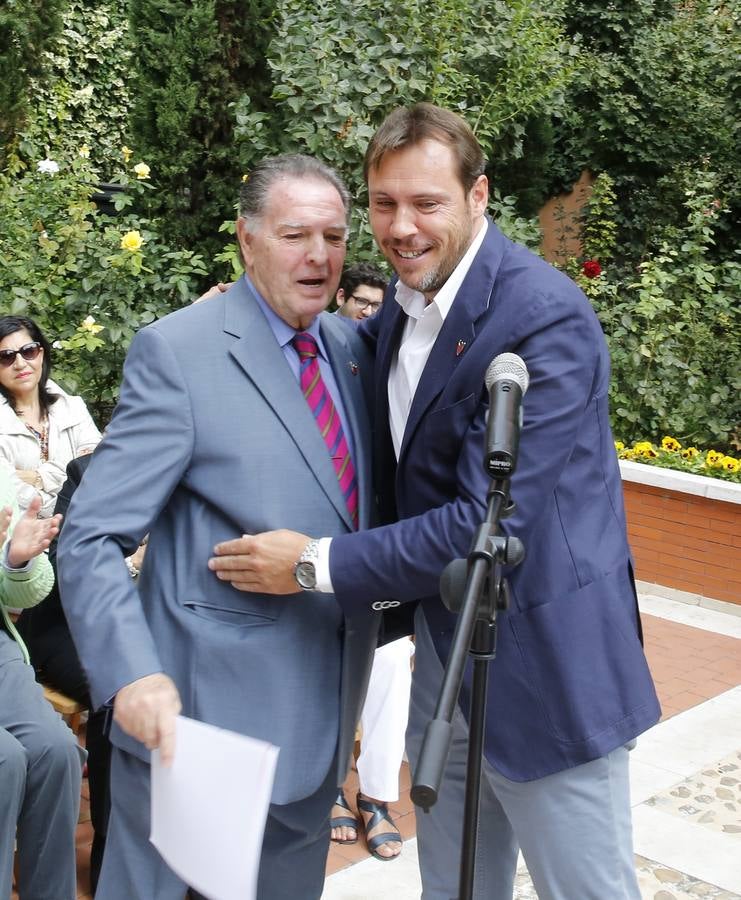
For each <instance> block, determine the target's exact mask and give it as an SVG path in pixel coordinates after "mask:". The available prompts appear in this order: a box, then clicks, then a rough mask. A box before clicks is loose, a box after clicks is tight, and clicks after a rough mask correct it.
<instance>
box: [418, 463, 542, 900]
mask: <svg viewBox="0 0 741 900" xmlns="http://www.w3.org/2000/svg"><path fill="white" fill-rule="evenodd" d="M509 481H510V479H509V476H507V477H498V478H494V479H493V480H492V482H491V484H490V486H489V490H488V492H487V497H486V500H487V510H486V519H485V521H484V523H483V524H482V525H480V526H479V528H478V530H477V532H476V534H475V536H474V539H473V543H472V545H471V551H470V553H469V554H468V557H467V559H456V560H453V561H452V562H451V563H449V564H448V566H447V567H446V569H445V572H444V573H443V576H442V579H441V594H442V597H443V601H444V602H445V605H446V606H447V607H448V609H450V611H451V612H459V616H458V622H457V624H456V628H455V633H454V635H453V642H452V644H451V648H450V654H449V656H448V662H447V665H446V667H445V674H444V676H443V682H442V686H441V688H440V695H439V697H438V701H437V706H436V708H435V715H434V717H433V719H432V720H431V721H430V722H429V723H428V725H427V729H426V731H425V737H424V741H423V743H422V750H421V753H420V757H419V762H418V764H417V768H416V771H415V773H414V782H413V784H412V790H411V797H412V801H413V802H414V803H415V804H416V805H417V806H419V807H421V808H422V809H423V810H424V811H425V812H429V810H430V807H431V806H433V805H434V804H435V803H436V802H437V797H438V792H439V789H440V783H441V781H442V777H443V771H444V769H445V764H446V762H447V759H448V754H449V752H450V745H451V742H452V737H453V726H452V720H453V714H454V712H455V707H456V703H457V702H458V695H459V694H460V690H461V685H462V683H463V674H464V671H465V667H466V658H467V655H470V656H471V657H472V659H473V685H472V692H471V707H470V714H469V737H468V761H467V768H466V795H465V807H464V814H463V843H462V849H461V872H460V881H459V898H458V900H470V898H472V897H473V879H474V870H475V865H476V835H477V832H478V819H479V800H480V788H481V769H482V759H483V752H484V730H485V721H486V700H487V693H488V685H489V663H490V661H491V660H492V659H494V658H495V656H496V627H497V623H496V619H497V612H498V611H499V610H503V609H507V607H508V605H509V586H508V584H507V581H506V579H504V578H503V577H502V566H504V565H509V566H516V565H518V564H519V563H520V562H522V560H523V559H524V556H525V550H524V547H523V545H522V542H521V541H520V540H519V539H518V538H515V537H504V536H502V535H499V533H498V532H499V522H500V520H501V519H503V518H505V517H506V516H508V515H510V514H511V513H512V511H513V510H514V505H513V504H512V503H511V501H510V497H509Z"/></svg>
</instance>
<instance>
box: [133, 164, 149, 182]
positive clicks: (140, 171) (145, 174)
mask: <svg viewBox="0 0 741 900" xmlns="http://www.w3.org/2000/svg"><path fill="white" fill-rule="evenodd" d="M150 171H151V170H150V168H149V166H148V165H147V164H146V163H143V162H140V163H137V164H136V165H135V166H134V172H136V177H137V178H138V179H139V181H143V180H144V179H145V178H149V173H150Z"/></svg>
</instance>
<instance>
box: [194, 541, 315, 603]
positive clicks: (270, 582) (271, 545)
mask: <svg viewBox="0 0 741 900" xmlns="http://www.w3.org/2000/svg"><path fill="white" fill-rule="evenodd" d="M310 540H311V538H309V537H307V536H306V535H305V534H299V533H298V532H297V531H286V530H285V529H281V530H280V531H265V532H263V533H262V534H244V535H242V537H241V538H236V539H235V540H233V541H224V542H223V543H222V544H217V545H216V546H215V547H214V553H215V554H216V556H213V557H212V558H211V559H210V560H209V561H208V567H209V569H211V571H212V572H216V577H217V578H221V579H222V581H230V582H231V583H232V586H233V587H235V588H237V590H240V591H253V592H255V593H259V594H295V593H297V592H298V590H299V586H298V585H297V584H296V579H295V578H294V577H293V570H294V569H295V567H296V563H297V562H298V558H299V556H301V554H302V553H303V551H304V548H305V547H306V545H307V544H308V543H309V541H310Z"/></svg>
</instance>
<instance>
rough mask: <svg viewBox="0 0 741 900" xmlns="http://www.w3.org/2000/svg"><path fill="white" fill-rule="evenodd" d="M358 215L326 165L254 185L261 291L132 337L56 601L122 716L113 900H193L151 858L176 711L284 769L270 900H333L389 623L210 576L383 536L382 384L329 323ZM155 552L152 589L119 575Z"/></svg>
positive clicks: (246, 282) (242, 240)
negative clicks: (338, 802) (378, 500)
mask: <svg viewBox="0 0 741 900" xmlns="http://www.w3.org/2000/svg"><path fill="white" fill-rule="evenodd" d="M348 212H349V197H348V194H347V191H346V189H345V187H344V185H343V184H342V182H341V180H340V179H339V177H338V176H337V175H336V174H335V173H334V172H333V171H332V170H331V169H328V168H327V167H325V166H324V165H322V164H321V163H319V162H317V161H316V160H314V159H311V158H309V157H303V156H292V157H278V158H274V159H271V160H266V161H264V162H263V163H261V164H260V165H259V166H258V167H257V168H256V170H255V171H254V172H253V173H252V174H251V177H250V179H249V181H248V182H247V183H246V184H245V185H243V189H242V196H241V206H240V218H239V220H238V223H237V235H238V240H239V245H240V249H241V252H242V257H243V260H244V263H245V270H246V276H245V277H244V278H243V279H240V281H238V282H237V283H236V284H235V285H234V287H232V289H231V290H229V291H228V292H227V293H226V294H223V295H220V296H218V297H216V298H214V299H212V300H210V301H208V302H207V303H201V304H198V305H196V306H192V307H190V308H188V309H184V310H180V311H178V312H176V313H173V314H172V315H170V316H167V317H166V318H164V319H162V320H160V321H159V322H156V323H154V324H153V325H150V326H149V327H147V328H145V329H143V330H142V331H141V332H140V333H139V334H138V335H137V336H136V338H135V339H134V341H133V343H132V345H131V349H130V351H129V355H128V358H127V360H126V365H125V368H124V381H123V386H122V389H121V399H120V402H119V405H118V408H117V410H116V413H115V415H114V417H113V420H112V422H111V425H110V427H109V429H108V432H107V434H106V437H105V439H104V441H103V443H102V444H101V446H100V447H99V449H98V450H97V452H96V453H95V456H94V458H93V460H92V462H91V464H90V466H89V468H88V471H87V473H86V475H85V479H84V481H83V483H82V484H81V486H80V487H79V489H78V490H77V492H76V494H75V497H74V499H73V501H72V504H71V506H70V509H69V514H68V518H67V523H66V526H65V529H64V532H63V535H62V540H61V543H60V547H59V553H58V565H59V575H60V583H61V589H62V601H63V604H64V607H65V611H66V614H67V616H68V618H69V622H70V627H71V629H72V632H73V635H74V638H75V642H76V644H77V646H78V648H79V651H80V657H81V659H82V661H83V664H84V666H85V669H86V671H87V673H88V675H89V679H90V685H91V693H92V698H93V702H94V703H95V705H96V706H99V705H101V704H104V703H106V702H109V701H111V699H113V710H114V725H113V729H112V734H111V739H112V742H113V744H114V745H115V747H114V758H113V762H112V813H111V822H110V826H109V832H108V843H107V847H106V854H105V858H104V862H103V870H102V874H101V880H100V884H99V888H98V896H99V897H100V898H103V900H118V898H120V900H136V898H141V900H170V898H172V900H175V898H178V900H182V897H183V893H184V891H185V885H183V883H182V882H181V881H180V880H179V879H178V878H177V876H176V875H175V874H174V873H173V872H172V871H171V870H170V869H169V868H168V867H167V866H166V864H165V863H164V862H163V860H162V859H161V858H160V857H159V855H158V854H157V852H156V850H154V848H153V847H152V846H151V844H149V842H148V835H149V824H150V823H149V765H148V761H149V751H150V750H152V749H154V748H157V747H158V748H159V749H160V751H161V753H162V756H163V759H164V760H165V761H168V760H169V759H171V758H172V756H173V753H176V752H177V747H174V739H173V736H174V724H175V717H176V715H177V714H178V713H179V712H180V711H181V709H182V711H183V713H184V714H185V715H188V716H191V717H194V718H196V719H200V720H201V721H204V722H209V723H212V724H214V725H218V726H221V727H224V728H229V729H233V730H235V731H238V732H241V733H244V734H249V735H252V736H254V737H258V738H263V739H265V740H268V741H272V742H273V743H274V744H277V745H278V746H279V747H280V749H281V752H280V757H279V762H278V770H277V775H276V782H275V787H274V793H273V798H272V803H271V807H270V814H269V819H268V823H267V828H266V833H265V840H264V845H263V856H262V862H261V867H260V876H259V885H258V893H259V897H260V898H262V900H282V898H289V897H290V898H291V900H293V898H295V897H296V896H300V897H301V898H302V900H307V898H312V897H319V896H320V895H321V892H322V884H323V878H324V865H325V859H326V852H327V848H328V841H329V826H328V816H329V810H330V807H331V806H332V801H333V799H334V796H335V793H336V789H337V785H338V784H340V783H342V780H343V778H344V775H345V769H346V765H347V761H348V759H349V751H350V748H351V746H352V740H353V735H354V729H355V723H356V722H357V719H358V713H359V705H360V701H361V699H362V696H363V693H364V690H365V685H366V683H367V676H368V671H369V666H370V662H371V659H372V653H373V649H374V647H375V626H376V624H377V623H376V621H375V615H376V614H374V613H371V614H370V615H361V616H359V617H357V618H345V617H344V616H343V614H342V612H341V610H340V608H339V606H338V605H337V603H336V602H335V601H334V599H333V598H332V597H330V598H327V596H326V595H321V594H317V593H313V592H312V591H310V590H308V591H306V593H305V596H304V597H303V598H302V602H301V603H297V602H296V598H295V597H287V598H284V597H271V596H267V595H257V594H255V595H251V594H244V593H241V592H239V591H237V590H235V589H234V588H233V587H232V586H231V585H230V584H229V583H228V582H227V581H221V580H219V578H218V577H217V576H216V575H215V574H214V573H212V572H210V571H209V569H208V567H207V561H208V559H209V557H210V556H211V555H212V552H213V547H214V545H215V544H217V543H219V542H220V541H224V540H228V539H230V538H233V537H235V536H238V535H240V534H243V533H246V532H261V531H268V530H270V529H275V528H281V527H291V528H295V529H297V530H299V531H304V532H309V533H320V534H331V535H339V534H343V533H345V532H348V531H351V530H353V529H355V528H357V527H363V526H365V525H367V524H368V523H369V519H370V515H371V496H372V495H371V486H370V483H369V476H368V470H369V466H368V459H367V453H368V449H367V448H368V447H369V444H370V434H369V431H370V429H369V424H368V421H367V419H366V412H365V398H364V374H365V373H366V372H367V373H368V374H369V375H370V368H371V367H370V365H368V364H367V363H366V360H365V359H364V357H363V352H364V351H363V348H362V345H361V344H360V343H359V340H358V338H357V337H356V336H355V335H354V334H353V333H352V332H350V331H349V330H348V329H346V328H345V326H343V325H342V323H341V322H339V321H338V320H337V318H336V317H334V316H330V315H328V314H326V313H324V312H323V310H324V309H325V307H326V306H327V304H328V303H329V301H330V299H331V298H332V296H333V295H334V292H335V290H336V288H337V282H338V279H339V275H340V272H341V269H342V264H343V260H344V256H345V242H346V237H347V219H348ZM147 533H149V545H148V550H147V556H146V560H145V563H144V567H143V569H142V572H141V576H140V578H139V586H138V589H137V587H136V586H135V584H134V583H133V582H132V579H131V577H130V576H129V574H128V571H127V568H126V565H125V562H124V560H125V557H126V556H128V555H129V554H130V553H132V552H133V550H134V549H135V548H136V547H137V546H138V544H139V542H140V541H141V540H142V538H143V537H144V535H145V534H147ZM215 762H216V761H215ZM297 884H300V888H299V889H298V890H297Z"/></svg>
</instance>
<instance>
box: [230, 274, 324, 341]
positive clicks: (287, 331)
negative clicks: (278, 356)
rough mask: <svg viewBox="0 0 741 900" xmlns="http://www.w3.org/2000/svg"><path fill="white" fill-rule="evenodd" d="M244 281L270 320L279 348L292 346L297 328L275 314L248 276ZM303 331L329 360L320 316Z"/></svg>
mask: <svg viewBox="0 0 741 900" xmlns="http://www.w3.org/2000/svg"><path fill="white" fill-rule="evenodd" d="M244 280H245V281H246V282H247V287H248V288H249V289H250V290H251V291H252V295H253V296H254V298H255V300H256V301H257V305H258V306H259V307H260V309H261V310H262V312H263V314H264V316H265V318H266V319H267V320H268V325H269V326H270V330H271V331H272V332H273V334H274V335H275V339H276V341H277V342H278V346H279V347H280V348H281V349H284V348H285V346H286V344H290V343H291V341H292V340H293V339H294V337H295V336H296V335H297V334H298V332H297V331H296V329H295V328H293V327H292V326H290V325H289V324H288V322H285V321H284V320H283V319H281V317H280V316H279V315H278V313H277V312H275V310H274V309H273V308H272V306H270V304H269V303H268V302H267V300H266V299H265V298H264V297H263V296H262V294H261V293H260V292H259V291H258V290H257V288H256V287H255V285H254V284H253V283H252V282H251V281H250V279H249V276H248V275H247V274H245V276H244ZM303 330H304V331H306V332H307V333H308V334H310V335H311V336H312V337H313V338H314V340H315V341H316V343H317V347H318V349H319V354H320V355H321V356H322V357H323V358H324V359H328V356H327V351H326V350H325V348H324V342H323V341H322V335H321V329H320V328H319V316H316V317H315V318H314V320H313V321H312V323H311V325H309V327H308V328H304V329H303Z"/></svg>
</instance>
